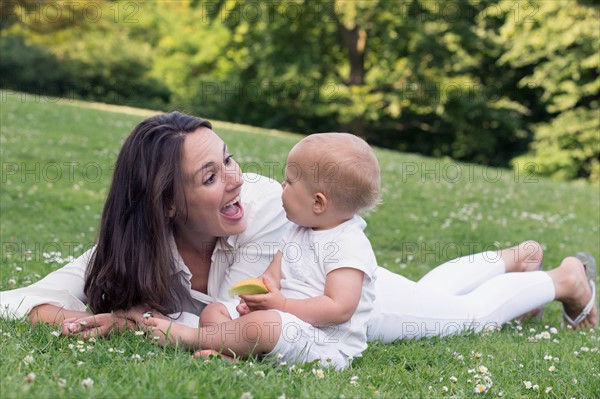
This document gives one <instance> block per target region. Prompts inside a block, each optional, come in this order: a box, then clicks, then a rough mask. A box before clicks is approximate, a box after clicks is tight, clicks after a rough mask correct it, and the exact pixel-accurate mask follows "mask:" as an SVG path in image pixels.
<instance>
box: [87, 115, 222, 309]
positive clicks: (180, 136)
mask: <svg viewBox="0 0 600 399" xmlns="http://www.w3.org/2000/svg"><path fill="white" fill-rule="evenodd" d="M200 127H207V128H209V129H210V128H212V127H211V124H210V122H208V121H205V120H202V119H199V118H195V117H193V116H189V115H185V114H182V113H179V112H171V113H168V114H162V115H156V116H153V117H150V118H148V119H146V120H144V121H143V122H141V123H140V124H139V125H137V126H136V127H135V128H134V129H133V131H132V132H131V134H130V136H129V137H128V138H127V140H125V143H124V144H123V147H122V148H121V152H120V153H119V157H118V158H117V163H116V165H115V171H114V174H113V181H112V184H111V187H110V191H109V193H108V198H107V199H106V203H105V205H104V210H103V212H102V221H101V224H100V232H99V237H98V243H97V246H96V250H95V252H94V256H93V258H92V261H91V263H90V264H89V266H88V269H87V273H86V281H85V287H84V290H85V294H86V296H87V298H88V301H89V302H88V303H89V306H90V308H91V309H92V310H93V311H94V312H95V313H106V312H111V311H113V310H126V309H129V308H131V307H133V306H136V305H141V304H145V305H147V306H148V307H149V308H151V309H156V310H158V311H160V312H162V313H165V314H168V313H174V312H177V311H181V310H182V309H181V303H182V300H184V297H185V296H187V295H189V294H188V293H187V291H188V290H186V289H185V288H184V287H183V283H182V282H181V280H180V279H175V278H173V279H172V278H171V274H172V272H173V267H174V262H175V260H174V257H173V254H172V251H171V246H170V242H171V236H172V231H173V220H174V217H173V215H170V216H171V217H169V215H168V214H169V210H170V209H173V208H175V209H176V210H178V211H181V210H184V211H185V212H186V213H187V211H186V206H185V195H184V192H183V183H182V181H183V179H182V170H181V157H182V153H183V151H182V148H183V140H184V137H185V135H186V134H187V133H192V132H194V131H196V130H197V129H198V128H200Z"/></svg>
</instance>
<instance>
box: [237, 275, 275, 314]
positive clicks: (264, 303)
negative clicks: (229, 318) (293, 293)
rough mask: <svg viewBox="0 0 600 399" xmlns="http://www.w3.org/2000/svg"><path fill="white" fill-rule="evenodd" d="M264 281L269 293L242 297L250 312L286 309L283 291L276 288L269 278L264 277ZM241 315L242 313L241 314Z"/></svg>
mask: <svg viewBox="0 0 600 399" xmlns="http://www.w3.org/2000/svg"><path fill="white" fill-rule="evenodd" d="M262 280H263V283H264V284H265V285H266V286H267V288H268V290H269V293H267V294H256V295H241V296H240V298H242V300H243V301H244V302H245V305H246V306H247V307H248V310H249V311H250V312H253V311H255V310H268V309H277V310H283V308H284V307H285V301H286V299H285V297H284V296H283V294H282V293H281V291H279V289H278V288H277V287H275V286H274V284H272V283H271V281H270V280H269V279H268V278H266V277H264V276H263V278H262ZM240 305H241V304H240ZM238 306H239V305H238ZM238 312H239V310H238ZM240 314H242V313H241V312H240Z"/></svg>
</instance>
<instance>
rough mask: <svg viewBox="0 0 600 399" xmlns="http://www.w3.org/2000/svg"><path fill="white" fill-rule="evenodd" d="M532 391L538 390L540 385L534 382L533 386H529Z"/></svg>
mask: <svg viewBox="0 0 600 399" xmlns="http://www.w3.org/2000/svg"><path fill="white" fill-rule="evenodd" d="M531 388H532V389H533V390H534V391H539V390H540V386H539V385H538V384H535V385H534V386H532V387H531Z"/></svg>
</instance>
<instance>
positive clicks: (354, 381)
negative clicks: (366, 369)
mask: <svg viewBox="0 0 600 399" xmlns="http://www.w3.org/2000/svg"><path fill="white" fill-rule="evenodd" d="M356 384H358V376H357V375H353V376H352V377H350V385H356Z"/></svg>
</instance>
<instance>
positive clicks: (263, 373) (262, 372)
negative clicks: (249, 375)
mask: <svg viewBox="0 0 600 399" xmlns="http://www.w3.org/2000/svg"><path fill="white" fill-rule="evenodd" d="M254 375H257V376H259V377H264V376H265V372H264V371H262V370H257V371H255V372H254Z"/></svg>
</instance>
